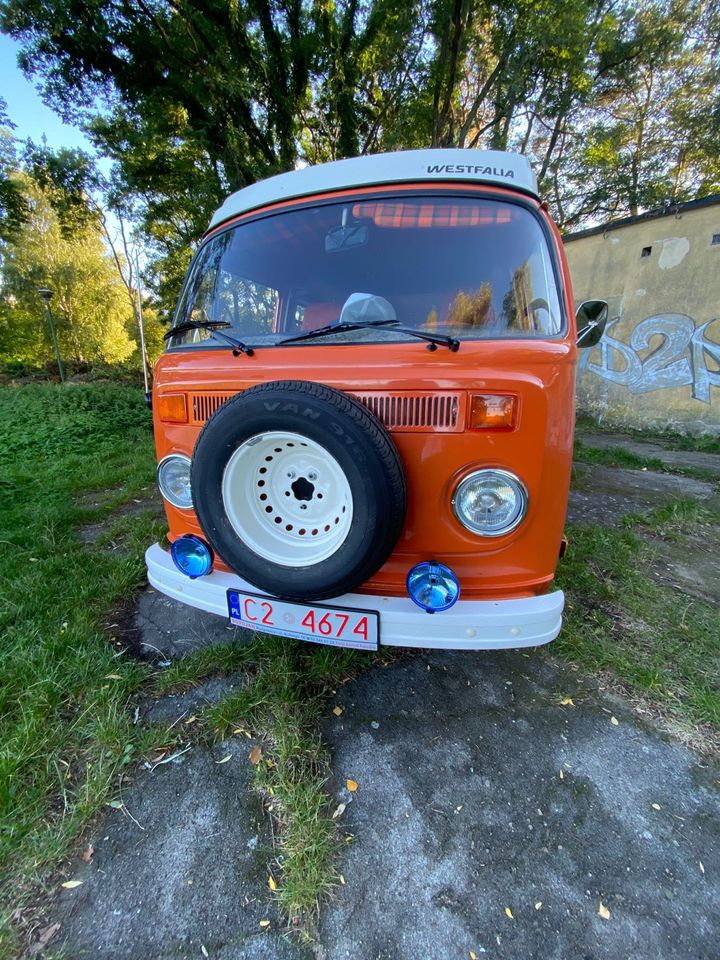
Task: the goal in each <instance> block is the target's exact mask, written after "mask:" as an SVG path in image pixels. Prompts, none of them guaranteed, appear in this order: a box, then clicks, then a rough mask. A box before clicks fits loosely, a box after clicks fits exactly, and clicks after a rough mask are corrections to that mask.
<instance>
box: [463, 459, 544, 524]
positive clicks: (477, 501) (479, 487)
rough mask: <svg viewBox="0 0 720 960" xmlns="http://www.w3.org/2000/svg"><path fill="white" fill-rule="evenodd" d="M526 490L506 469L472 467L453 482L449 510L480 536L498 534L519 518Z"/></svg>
mask: <svg viewBox="0 0 720 960" xmlns="http://www.w3.org/2000/svg"><path fill="white" fill-rule="evenodd" d="M527 505H528V495H527V490H526V489H525V487H524V485H523V484H522V483H521V481H520V480H518V478H517V477H516V476H515V475H514V474H512V473H509V472H508V471H507V470H476V471H475V472H474V473H471V474H468V476H467V477H465V478H464V479H463V480H461V481H460V483H459V484H458V486H457V489H456V490H455V496H454V497H453V510H454V511H455V516H456V517H457V518H458V520H459V521H460V523H461V524H462V525H463V526H464V527H466V528H467V529H468V530H470V531H471V532H472V533H477V534H479V535H480V536H481V537H500V536H502V535H503V534H504V533H509V532H510V531H511V530H514V529H515V527H517V525H518V524H519V523H520V522H521V521H522V519H523V517H524V516H525V514H526V512H527Z"/></svg>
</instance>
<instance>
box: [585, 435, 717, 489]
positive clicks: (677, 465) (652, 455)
mask: <svg viewBox="0 0 720 960" xmlns="http://www.w3.org/2000/svg"><path fill="white" fill-rule="evenodd" d="M578 439H579V440H580V443H581V444H582V445H583V446H584V447H590V448H591V449H594V450H616V449H621V450H625V451H627V452H628V453H634V454H635V455H636V456H638V457H645V458H647V459H648V460H660V461H661V462H662V463H664V464H665V465H666V466H667V467H669V468H670V469H674V470H685V469H687V468H688V467H689V468H690V469H692V470H703V471H704V472H705V473H707V474H708V475H710V476H713V477H717V478H718V479H720V454H717V453H702V452H697V451H694V450H668V449H667V448H666V447H663V446H661V445H660V444H659V443H650V442H649V441H645V440H638V439H636V438H635V437H630V436H628V435H627V434H625V433H580V434H578Z"/></svg>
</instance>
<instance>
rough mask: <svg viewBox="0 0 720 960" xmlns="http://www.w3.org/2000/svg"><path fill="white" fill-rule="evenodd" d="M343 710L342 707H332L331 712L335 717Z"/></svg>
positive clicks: (340, 714)
mask: <svg viewBox="0 0 720 960" xmlns="http://www.w3.org/2000/svg"><path fill="white" fill-rule="evenodd" d="M343 712H344V711H343V708H342V707H333V713H334V714H335V716H336V717H341V716H342V715H343Z"/></svg>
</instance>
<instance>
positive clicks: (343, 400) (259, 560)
mask: <svg viewBox="0 0 720 960" xmlns="http://www.w3.org/2000/svg"><path fill="white" fill-rule="evenodd" d="M191 481H192V491H193V502H194V507H195V512H196V514H197V517H198V520H199V521H200V525H201V527H202V529H203V531H204V533H205V536H206V537H207V539H208V541H209V542H210V544H211V546H212V547H213V549H214V550H215V551H216V553H217V554H218V556H220V557H221V558H222V559H223V560H224V561H225V563H226V564H227V565H228V566H229V567H231V569H233V570H234V571H235V572H236V573H238V574H239V575H240V576H241V577H243V578H244V579H245V580H247V581H248V582H250V583H252V584H254V585H255V586H257V587H259V588H260V589H261V590H264V591H265V592H267V593H270V594H273V595H274V596H277V597H282V598H284V599H288V600H322V599H325V598H327V597H336V596H338V595H340V594H343V593H347V592H349V591H351V590H353V589H355V588H356V587H358V586H360V585H361V584H362V583H364V582H365V581H366V580H367V579H368V578H369V577H371V576H372V575H373V574H374V573H375V572H376V571H377V570H378V569H379V568H380V567H381V566H382V565H383V563H384V562H385V561H386V560H387V558H388V556H389V555H390V553H391V552H392V549H393V547H394V546H395V544H396V542H397V539H398V537H399V536H400V531H401V529H402V526H403V522H404V520H405V507H406V497H405V476H404V473H403V469H402V465H401V463H400V457H399V456H398V452H397V449H396V447H395V444H394V443H393V441H392V440H391V438H390V436H389V434H388V432H387V430H386V429H385V427H384V426H383V425H382V424H381V423H380V422H379V421H378V420H376V419H375V417H373V416H372V415H371V414H370V413H369V412H368V410H366V409H365V407H363V406H362V404H360V403H358V401H357V400H354V399H353V398H352V397H349V396H348V395H347V394H344V393H341V392H340V391H339V390H334V389H332V388H331V387H326V386H323V385H321V384H317V383H309V382H307V381H304V380H286V381H278V382H275V383H267V384H260V385H259V386H256V387H250V388H249V389H247V390H245V391H243V392H242V393H239V394H238V395H237V396H235V397H233V398H232V399H231V400H228V401H227V402H226V403H225V404H223V405H222V406H221V407H220V408H219V409H218V410H217V411H216V412H215V413H214V414H213V416H212V417H211V418H210V420H208V422H207V423H206V424H205V427H204V428H203V430H202V432H201V434H200V436H199V437H198V440H197V443H196V444H195V451H194V453H193V462H192V475H191Z"/></svg>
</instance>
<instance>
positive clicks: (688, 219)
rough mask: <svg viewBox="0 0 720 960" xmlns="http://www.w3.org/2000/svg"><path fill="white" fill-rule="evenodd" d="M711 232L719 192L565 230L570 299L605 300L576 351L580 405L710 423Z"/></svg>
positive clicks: (627, 416) (680, 425) (719, 221)
mask: <svg viewBox="0 0 720 960" xmlns="http://www.w3.org/2000/svg"><path fill="white" fill-rule="evenodd" d="M713 234H720V202H718V203H713V204H711V205H708V206H700V207H695V208H691V209H686V210H681V211H679V212H678V213H677V214H674V213H670V214H666V215H663V216H661V217H657V218H654V219H649V220H642V221H640V222H636V223H630V224H627V225H625V226H621V227H618V228H616V229H608V230H606V231H605V232H604V233H603V232H600V233H595V234H593V235H591V236H580V237H577V238H576V239H566V244H565V251H566V253H567V257H568V262H569V264H570V272H571V275H572V280H573V289H574V295H575V301H576V303H579V302H580V301H581V300H589V299H593V298H599V299H603V300H607V301H608V303H609V305H610V320H609V322H608V326H607V329H606V333H605V336H604V337H603V339H602V341H601V343H600V344H599V345H598V346H597V347H593V348H591V349H588V350H583V351H581V352H580V362H579V367H578V405H579V409H580V410H584V411H586V412H588V413H591V414H592V415H593V416H595V417H597V418H599V419H602V420H604V421H606V422H607V423H615V424H620V425H621V424H627V425H630V426H635V427H650V426H652V427H661V428H669V429H673V430H680V431H685V432H691V433H715V434H716V433H718V431H720V319H718V318H719V317H720V243H716V244H713V243H712V238H713ZM648 247H649V248H650V252H649V254H648V255H646V256H643V255H642V253H643V248H648Z"/></svg>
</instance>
